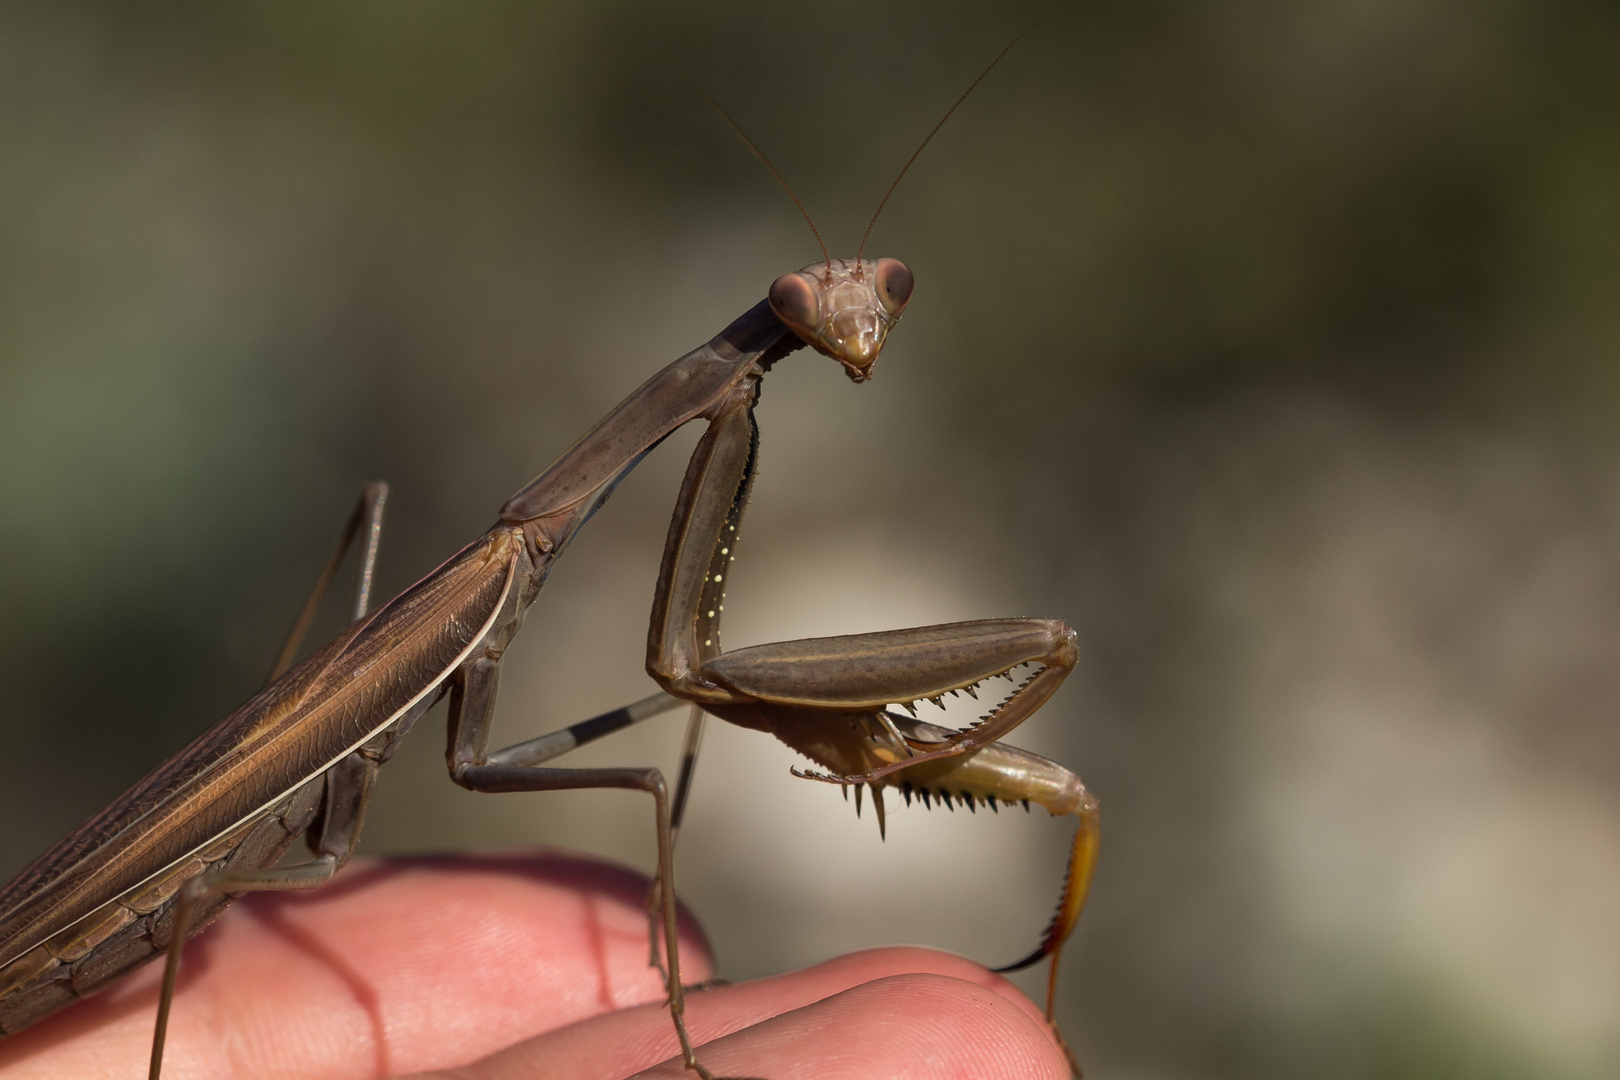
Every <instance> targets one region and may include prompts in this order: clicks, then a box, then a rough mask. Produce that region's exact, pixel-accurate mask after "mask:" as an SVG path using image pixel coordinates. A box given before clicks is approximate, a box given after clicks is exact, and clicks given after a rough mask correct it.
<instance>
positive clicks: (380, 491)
mask: <svg viewBox="0 0 1620 1080" xmlns="http://www.w3.org/2000/svg"><path fill="white" fill-rule="evenodd" d="M387 502H388V485H387V484H386V483H384V482H383V481H381V480H373V481H372V482H371V483H368V484H367V485H366V486H365V488H364V490H362V491H361V493H360V498H359V500H358V501H357V502H356V503H355V506H354V510H353V512H351V513H350V514H349V520H348V521H347V522H346V523H345V524H344V526H343V535H342V536H341V537H339V538H338V544H337V550H335V551H333V552H332V557H331V558H330V559H328V560H326V566H325V568H323V569H322V570H321V576H320V577H319V578H317V579H316V580H315V587H314V588H313V589H311V590H310V593H309V599H307V600H305V601H304V606H303V608H302V609H301V610H300V611H299V612H298V618H296V619H294V620H293V625H292V629H291V630H289V631H287V638H286V640H285V641H283V642H282V643H281V651H280V652H278V653H277V654H276V659H275V663H273V664H271V665H270V674H269V675H268V676H266V678H265V680H264V682H265V685H266V686H268V685H269V684H271V683H273V682H275V681H276V680H277V679H279V678H280V677H281V676H282V675H283V674H284V673H285V672H286V670H287V669H288V668H290V667H292V662H293V659H294V658H295V657H296V656H297V655H298V647H299V646H300V645H302V644H303V643H304V635H305V634H307V633H309V625H310V623H312V622H314V621H315V613H316V612H317V611H318V610H320V606H321V601H322V600H323V599H325V597H326V592H327V590H328V589H330V588H331V587H332V579H333V578H334V577H336V576H337V572H338V567H339V566H341V565H342V564H343V558H344V556H346V555H347V554H348V553H349V548H350V547H351V546H353V544H354V542H355V540H356V539H360V541H361V547H360V572H359V574H358V575H356V578H355V585H354V601H353V603H352V605H351V606H350V613H351V615H350V618H351V621H352V620H354V619H363V618H365V616H366V612H367V611H368V610H369V609H370V606H371V582H372V576H373V574H374V572H375V571H376V568H377V547H378V545H379V543H380V542H381V540H382V523H383V507H384V506H385V505H386V504H387Z"/></svg>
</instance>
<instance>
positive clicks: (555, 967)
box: [0, 853, 1069, 1080]
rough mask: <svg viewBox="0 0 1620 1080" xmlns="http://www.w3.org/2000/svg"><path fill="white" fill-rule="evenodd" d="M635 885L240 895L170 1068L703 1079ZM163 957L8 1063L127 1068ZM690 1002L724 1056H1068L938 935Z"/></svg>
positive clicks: (360, 888)
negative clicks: (652, 960)
mask: <svg viewBox="0 0 1620 1080" xmlns="http://www.w3.org/2000/svg"><path fill="white" fill-rule="evenodd" d="M645 892H646V881H645V880H644V879H642V878H640V877H639V876H637V875H635V874H633V873H631V872H630V871H628V870H624V869H621V868H617V867H613V866H609V865H605V864H603V863H599V862H596V861H594V860H591V859H588V858H585V857H583V856H577V855H570V854H565V853H524V854H500V855H471V856H452V857H435V858H411V859H388V860H366V861H362V860H356V861H355V862H354V863H353V864H351V865H350V866H349V867H348V868H346V869H345V870H344V871H343V872H342V873H341V874H340V875H339V877H338V878H337V880H335V881H334V882H333V883H332V884H330V885H328V886H326V887H324V888H322V889H319V890H317V891H315V892H312V893H305V894H288V893H281V894H266V893H260V894H256V895H252V896H248V897H244V898H242V899H240V900H238V901H237V902H236V903H235V904H234V905H232V907H231V909H230V910H228V911H227V912H226V914H225V915H224V916H222V917H221V919H220V920H219V922H217V923H216V924H215V925H214V926H213V927H211V928H210V929H209V930H207V931H206V932H204V933H203V934H202V935H201V936H200V937H199V938H197V939H196V940H194V941H193V942H192V943H191V944H190V945H188V947H187V949H186V954H185V960H184V963H183V964H182V965H181V969H180V982H179V991H178V993H177V995H176V997H175V1004H174V1013H173V1018H172V1020H171V1023H170V1029H169V1038H168V1048H167V1050H166V1052H165V1055H164V1057H165V1060H164V1072H163V1076H164V1080H199V1078H207V1080H271V1078H274V1077H297V1078H299V1080H375V1078H381V1077H391V1076H403V1075H407V1074H411V1075H415V1076H416V1078H417V1080H619V1078H622V1077H626V1076H630V1075H632V1074H635V1075H640V1076H646V1077H649V1078H651V1077H662V1078H669V1080H675V1078H681V1077H685V1078H691V1077H693V1076H694V1075H695V1074H693V1073H690V1072H688V1071H687V1070H685V1069H683V1068H682V1066H681V1063H680V1059H679V1056H678V1046H677V1044H676V1040H675V1031H674V1026H673V1025H672V1024H671V1022H670V1018H669V1011H668V1009H667V1008H666V1007H665V1006H664V1004H663V999H664V989H663V986H662V984H661V983H660V980H659V976H658V973H657V972H656V971H655V970H654V969H652V968H649V967H648V966H647V920H646V914H645V911H644V909H643V906H642V901H643V897H644V896H645ZM680 950H681V961H682V975H683V978H684V980H685V981H686V982H688V983H693V982H698V981H701V980H703V979H707V978H708V977H709V976H710V974H711V971H712V968H711V961H710V958H709V955H708V948H707V945H706V943H705V941H704V939H703V936H702V932H701V931H700V930H699V929H698V927H697V926H696V924H695V923H694V922H692V921H691V920H690V919H689V918H686V917H685V913H683V923H682V931H681V940H680ZM161 967H162V965H161V963H152V964H149V965H147V966H146V967H145V968H142V969H141V970H140V971H138V972H136V973H135V974H134V975H132V976H131V977H130V978H128V979H126V980H123V981H122V982H120V983H118V984H115V985H114V986H113V987H112V988H111V989H109V990H108V991H106V992H105V993H103V994H101V995H98V996H97V997H95V998H92V999H91V1000H90V1001H88V1002H85V1003H83V1004H80V1005H76V1006H74V1007H72V1008H70V1009H67V1010H65V1011H64V1012H61V1013H58V1014H57V1015H55V1016H53V1017H51V1018H50V1019H48V1020H46V1021H44V1022H42V1023H40V1024H39V1025H37V1026H35V1027H33V1028H31V1029H29V1030H28V1031H25V1032H22V1033H21V1034H18V1035H15V1036H12V1037H11V1038H8V1039H6V1040H4V1041H0V1080H25V1078H26V1080H35V1078H45V1077H50V1078H52V1080H60V1078H62V1077H72V1078H74V1080H103V1078H104V1080H138V1078H139V1077H141V1076H142V1075H144V1073H145V1070H146V1059H147V1054H148V1050H149V1047H150V1043H151V1038H152V1022H153V1018H154V1016H155V1014H156V1001H157V984H158V980H159V977H160V976H161ZM686 1001H687V1023H688V1026H689V1030H690V1031H691V1034H692V1038H693V1040H694V1042H695V1043H697V1044H699V1052H698V1058H699V1060H700V1061H701V1062H702V1063H703V1064H704V1065H705V1066H706V1067H707V1068H708V1069H710V1070H711V1071H712V1072H714V1074H715V1075H716V1076H747V1077H766V1078H769V1080H799V1078H810V1077H816V1078H818V1080H825V1078H828V1077H840V1078H843V1077H849V1078H856V1080H859V1078H867V1077H870V1078H872V1080H878V1078H882V1080H942V1078H946V1077H968V1076H972V1077H978V1078H985V1077H995V1078H997V1080H1001V1078H1006V1080H1064V1078H1066V1077H1067V1076H1068V1075H1069V1072H1068V1067H1067V1065H1066V1064H1065V1061H1064V1057H1063V1054H1062V1052H1061V1051H1059V1050H1058V1049H1057V1047H1056V1046H1055V1044H1054V1043H1053V1041H1052V1038H1051V1036H1050V1034H1049V1033H1048V1030H1047V1028H1046V1026H1045V1024H1044V1022H1043V1021H1042V1019H1041V1016H1040V1013H1039V1011H1038V1010H1037V1009H1036V1008H1035V1006H1034V1005H1033V1004H1031V1003H1030V1001H1029V1000H1028V999H1027V998H1025V997H1024V996H1023V994H1021V993H1020V992H1019V991H1018V990H1017V989H1016V988H1014V987H1013V986H1012V984H1010V983H1008V982H1007V981H1006V980H1005V979H1002V978H1001V977H999V976H997V975H993V974H991V973H989V972H987V971H986V970H985V969H984V968H982V967H979V966H978V965H976V964H973V963H971V962H969V961H967V960H963V959H961V958H958V957H953V956H950V955H947V954H945V953H938V952H934V951H931V950H926V949H915V948H893V949H878V950H873V951H870V952H864V953H856V954H853V955H850V956H845V957H841V958H839V959H837V960H833V961H830V962H828V963H825V964H820V965H817V966H816V967H813V968H809V969H806V970H804V971H799V972H794V973H792V974H788V975H781V976H776V977H774V978H769V979H761V980H757V981H755V982H751V983H745V984H740V985H735V986H723V987H716V988H714V989H709V990H703V991H698V992H690V993H688V994H687V996H686ZM705 1043H707V1044H708V1045H703V1044H705ZM469 1063H470V1064H469ZM639 1070H647V1071H646V1072H644V1073H642V1072H639Z"/></svg>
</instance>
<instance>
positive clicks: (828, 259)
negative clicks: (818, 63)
mask: <svg viewBox="0 0 1620 1080" xmlns="http://www.w3.org/2000/svg"><path fill="white" fill-rule="evenodd" d="M996 59H998V60H999V59H1001V58H1000V57H997V58H996ZM980 78H983V76H982V75H981V76H980ZM693 85H694V86H696V87H697V92H698V93H700V94H702V95H703V97H704V99H705V100H706V101H708V103H709V104H710V105H713V106H714V111H715V112H717V113H719V114H720V118H721V119H723V120H724V121H725V122H726V123H728V124H730V125H731V130H732V131H735V132H736V133H737V138H739V139H741V140H742V141H743V142H744V143H745V144H746V145H747V147H748V149H750V150H752V151H753V152H754V156H755V157H757V158H759V160H760V163H761V164H763V165H764V166H765V167H766V168H767V169H769V170H771V175H772V176H774V177H776V182H777V183H778V184H781V185H782V190H783V191H785V192H787V193H788V198H790V199H792V200H793V205H794V206H797V207H798V208H799V213H801V214H803V215H804V223H805V224H806V225H808V226H810V231H811V232H813V233H815V234H816V243H817V244H819V245H820V246H821V261H822V262H823V263H825V264H827V265H828V267H829V268H830V267H831V265H832V256H831V255H828V254H827V244H826V242H825V241H823V240H822V239H821V230H820V229H818V228H816V223H815V222H814V221H811V220H810V211H808V210H806V209H805V208H804V203H802V202H800V201H799V197H798V196H797V195H795V194H793V187H792V185H790V184H789V183H788V182H787V181H786V180H784V179H783V178H782V174H781V173H779V172H777V171H776V166H775V165H772V164H771V159H770V158H768V157H766V156H765V154H764V153H763V152H762V151H761V150H760V148H759V147H757V146H755V145H754V140H753V139H750V138H749V137H748V133H747V132H745V131H744V130H743V129H742V128H740V127H738V126H737V121H735V120H733V119H732V118H731V114H730V113H728V112H726V110H724V109H722V108H721V107H720V103H719V102H718V101H716V100H714V98H712V97H709V92H708V91H707V90H705V89H703V87H701V86H697V84H696V83H694V84H693ZM831 272H832V271H831V269H829V270H828V273H829V274H831ZM829 280H830V279H829Z"/></svg>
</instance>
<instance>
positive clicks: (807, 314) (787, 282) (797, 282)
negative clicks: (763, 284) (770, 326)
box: [770, 274, 820, 335]
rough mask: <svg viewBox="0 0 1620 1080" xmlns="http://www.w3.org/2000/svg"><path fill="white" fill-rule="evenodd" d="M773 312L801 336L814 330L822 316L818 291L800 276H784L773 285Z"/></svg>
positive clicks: (771, 294)
mask: <svg viewBox="0 0 1620 1080" xmlns="http://www.w3.org/2000/svg"><path fill="white" fill-rule="evenodd" d="M770 301H771V310H772V311H774V312H775V313H776V317H777V318H778V319H781V320H782V321H783V322H785V323H787V324H788V325H789V326H790V327H792V328H793V329H794V330H796V331H799V332H800V333H801V335H804V334H808V333H809V332H810V331H811V330H813V329H814V327H815V325H816V321H817V318H818V317H819V315H820V304H819V303H818V302H817V299H816V291H815V290H814V289H812V288H811V287H810V283H809V282H807V281H805V280H804V278H803V277H801V276H799V275H798V274H783V275H782V276H781V277H779V278H777V279H776V280H775V281H774V282H772V284H771V292H770Z"/></svg>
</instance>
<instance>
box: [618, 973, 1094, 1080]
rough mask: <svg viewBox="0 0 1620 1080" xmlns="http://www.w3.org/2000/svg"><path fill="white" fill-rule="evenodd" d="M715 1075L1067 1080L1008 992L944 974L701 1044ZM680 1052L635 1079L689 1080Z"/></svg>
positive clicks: (871, 988) (1056, 1054) (908, 978)
mask: <svg viewBox="0 0 1620 1080" xmlns="http://www.w3.org/2000/svg"><path fill="white" fill-rule="evenodd" d="M698 1060H700V1061H701V1062H702V1063H703V1064H704V1065H705V1066H707V1067H708V1069H709V1070H710V1071H711V1072H713V1073H714V1075H715V1076H725V1077H768V1078H769V1080H812V1078H814V1080H827V1078H828V1077H838V1078H839V1080H968V1078H970V1077H971V1078H973V1080H983V1078H985V1077H995V1078H996V1080H1067V1078H1068V1077H1069V1067H1068V1063H1067V1062H1066V1061H1065V1060H1064V1058H1063V1055H1062V1053H1061V1052H1060V1051H1059V1050H1058V1049H1057V1047H1056V1046H1055V1045H1054V1044H1053V1043H1052V1040H1051V1038H1050V1036H1048V1035H1047V1033H1046V1031H1045V1030H1044V1027H1043V1026H1042V1025H1041V1024H1039V1023H1037V1022H1036V1021H1033V1020H1031V1019H1030V1018H1029V1016H1028V1014H1027V1013H1025V1012H1024V1011H1023V1010H1021V1009H1019V1008H1018V1007H1017V1006H1015V1005H1014V1004H1013V1003H1012V1002H1010V1001H1008V1000H1007V998H1006V997H1004V996H1003V995H1001V994H998V993H996V992H995V991H993V990H990V989H988V988H986V987H984V986H980V985H978V984H976V983H971V982H967V981H965V980H962V979H952V978H948V977H945V976H941V975H928V974H913V975H895V976H891V977H890V978H887V979H879V980H877V981H875V982H869V983H864V984H862V985H860V986H857V987H854V988H852V989H850V990H845V991H844V992H843V993H841V994H835V995H833V996H832V997H829V998H827V999H825V1000H823V1001H818V1002H816V1003H815V1004H813V1005H807V1006H805V1007H804V1008H801V1009H795V1010H793V1011H792V1012H789V1013H784V1014H783V1015H781V1016H776V1017H772V1018H771V1019H769V1020H766V1021H763V1022H762V1023H759V1024H755V1025H754V1026H753V1027H749V1028H744V1029H743V1030H742V1031H739V1032H736V1033H734V1034H731V1035H727V1036H725V1037H724V1038H721V1039H718V1040H716V1041H714V1042H712V1043H710V1044H708V1045H706V1046H704V1047H702V1048H701V1050H700V1051H699V1054H698ZM691 1076H692V1073H691V1072H689V1071H688V1070H687V1069H686V1068H685V1067H684V1066H683V1065H682V1063H681V1060H680V1058H678V1057H677V1058H672V1059H670V1060H669V1061H665V1062H663V1063H662V1064H660V1065H658V1066H656V1067H654V1068H652V1069H649V1070H647V1071H646V1072H642V1073H637V1074H636V1080H677V1078H687V1080H689V1078H690V1077H691Z"/></svg>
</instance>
